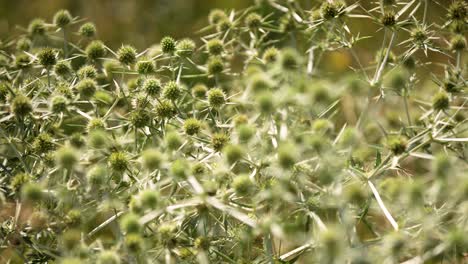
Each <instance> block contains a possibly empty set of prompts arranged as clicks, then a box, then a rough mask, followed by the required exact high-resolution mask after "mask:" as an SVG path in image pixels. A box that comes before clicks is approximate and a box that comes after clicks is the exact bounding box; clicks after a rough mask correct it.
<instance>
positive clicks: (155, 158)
mask: <svg viewBox="0 0 468 264" xmlns="http://www.w3.org/2000/svg"><path fill="white" fill-rule="evenodd" d="M141 159H142V164H143V166H144V167H145V168H146V169H147V170H148V171H154V170H156V169H159V168H160V167H161V165H162V162H163V155H162V153H161V152H160V151H159V150H157V149H153V148H150V149H146V150H145V151H143V152H142V154H141Z"/></svg>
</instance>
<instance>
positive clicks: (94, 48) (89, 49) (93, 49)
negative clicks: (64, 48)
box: [85, 40, 107, 61]
mask: <svg viewBox="0 0 468 264" xmlns="http://www.w3.org/2000/svg"><path fill="white" fill-rule="evenodd" d="M85 53H86V56H88V59H89V60H92V61H93V60H96V59H99V58H103V57H105V56H106V55H107V49H106V46H104V43H102V41H100V40H94V41H92V42H91V43H89V44H88V46H86V50H85Z"/></svg>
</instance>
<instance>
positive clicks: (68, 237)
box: [61, 229, 81, 250]
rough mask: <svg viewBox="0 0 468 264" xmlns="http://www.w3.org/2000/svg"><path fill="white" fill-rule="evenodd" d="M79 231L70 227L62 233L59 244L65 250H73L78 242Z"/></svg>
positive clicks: (79, 237)
mask: <svg viewBox="0 0 468 264" xmlns="http://www.w3.org/2000/svg"><path fill="white" fill-rule="evenodd" d="M80 240H81V232H80V231H79V230H77V229H70V230H67V231H65V232H64V233H63V235H62V237H61V244H62V246H63V247H64V249H66V250H73V249H74V248H76V247H77V246H78V245H79V244H80Z"/></svg>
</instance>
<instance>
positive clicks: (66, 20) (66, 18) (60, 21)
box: [54, 10, 73, 28]
mask: <svg viewBox="0 0 468 264" xmlns="http://www.w3.org/2000/svg"><path fill="white" fill-rule="evenodd" d="M72 20H73V18H72V16H71V14H70V12H68V10H60V11H58V12H57V13H55V15H54V25H55V26H57V27H61V28H64V27H66V26H68V25H69V24H70V23H71V22H72Z"/></svg>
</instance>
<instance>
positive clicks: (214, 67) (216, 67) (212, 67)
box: [207, 56, 224, 75]
mask: <svg viewBox="0 0 468 264" xmlns="http://www.w3.org/2000/svg"><path fill="white" fill-rule="evenodd" d="M207 68H208V73H209V74H213V75H216V74H220V73H222V72H223V70H224V62H223V59H222V58H221V57H219V56H213V57H210V58H209V59H208V64H207Z"/></svg>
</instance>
